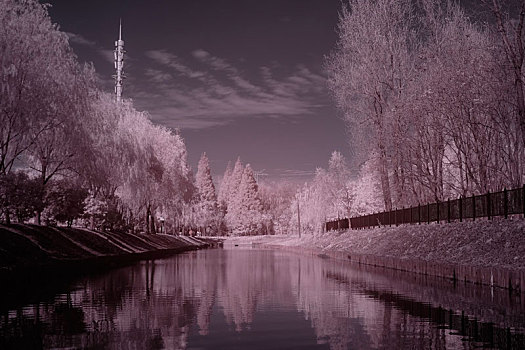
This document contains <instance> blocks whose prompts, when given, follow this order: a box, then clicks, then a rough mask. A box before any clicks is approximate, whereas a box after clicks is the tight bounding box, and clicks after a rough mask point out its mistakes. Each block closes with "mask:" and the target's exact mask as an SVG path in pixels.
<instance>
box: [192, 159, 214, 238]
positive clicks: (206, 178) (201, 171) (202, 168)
mask: <svg viewBox="0 0 525 350" xmlns="http://www.w3.org/2000/svg"><path fill="white" fill-rule="evenodd" d="M195 185H196V193H197V201H196V205H195V207H196V215H197V225H198V226H200V227H202V228H203V229H204V230H207V227H208V226H213V230H215V232H217V231H218V229H219V227H218V226H219V225H217V224H218V221H219V219H220V218H219V217H218V216H219V210H218V204H217V196H216V194H215V185H214V184H213V179H212V176H211V170H210V162H209V160H208V157H207V156H206V153H203V154H202V156H201V158H200V160H199V164H198V167H197V175H196V178H195ZM203 233H207V232H203Z"/></svg>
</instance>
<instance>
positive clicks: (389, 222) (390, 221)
mask: <svg viewBox="0 0 525 350" xmlns="http://www.w3.org/2000/svg"><path fill="white" fill-rule="evenodd" d="M388 226H390V227H392V209H390V210H389V211H388Z"/></svg>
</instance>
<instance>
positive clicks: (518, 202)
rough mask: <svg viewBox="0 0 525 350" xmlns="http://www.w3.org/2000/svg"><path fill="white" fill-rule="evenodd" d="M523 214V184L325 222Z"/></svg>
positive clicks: (347, 224)
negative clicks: (508, 188)
mask: <svg viewBox="0 0 525 350" xmlns="http://www.w3.org/2000/svg"><path fill="white" fill-rule="evenodd" d="M520 214H523V216H524V217H525V185H524V186H523V187H521V188H516V189H512V190H506V189H505V190H503V191H501V192H494V193H490V192H488V193H486V194H483V195H477V196H472V197H466V198H462V197H461V198H458V199H453V200H448V201H445V202H436V203H429V204H425V205H418V206H417V207H411V208H403V209H394V210H390V211H385V212H381V213H374V214H368V215H363V216H358V217H353V218H350V219H347V218H345V219H338V220H333V221H328V222H326V223H325V229H326V231H334V230H344V229H348V228H352V229H359V228H369V227H374V226H391V225H396V226H397V225H400V224H416V223H417V224H421V223H431V222H451V221H463V219H472V220H476V219H477V218H488V219H489V220H490V219H491V218H492V217H495V216H503V217H505V218H508V217H509V215H520Z"/></svg>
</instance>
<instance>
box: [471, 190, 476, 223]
mask: <svg viewBox="0 0 525 350" xmlns="http://www.w3.org/2000/svg"><path fill="white" fill-rule="evenodd" d="M472 221H476V196H475V195H474V196H472Z"/></svg>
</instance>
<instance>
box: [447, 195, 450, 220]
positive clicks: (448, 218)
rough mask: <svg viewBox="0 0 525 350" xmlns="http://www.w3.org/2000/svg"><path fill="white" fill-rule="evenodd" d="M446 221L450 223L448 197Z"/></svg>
mask: <svg viewBox="0 0 525 350" xmlns="http://www.w3.org/2000/svg"><path fill="white" fill-rule="evenodd" d="M447 222H448V223H449V224H450V198H449V199H448V201H447Z"/></svg>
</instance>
